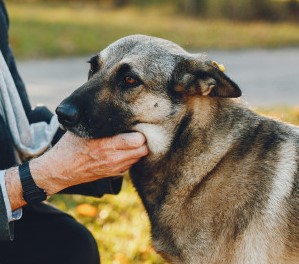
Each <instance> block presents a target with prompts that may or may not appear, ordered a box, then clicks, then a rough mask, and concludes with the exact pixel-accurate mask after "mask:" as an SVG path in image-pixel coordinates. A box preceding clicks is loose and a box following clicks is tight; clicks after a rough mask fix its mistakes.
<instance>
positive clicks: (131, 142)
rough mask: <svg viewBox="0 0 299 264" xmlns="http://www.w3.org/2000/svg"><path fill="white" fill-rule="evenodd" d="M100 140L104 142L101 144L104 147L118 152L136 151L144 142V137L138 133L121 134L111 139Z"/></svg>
mask: <svg viewBox="0 0 299 264" xmlns="http://www.w3.org/2000/svg"><path fill="white" fill-rule="evenodd" d="M102 140H103V141H104V142H101V144H104V145H105V147H107V148H113V149H118V150H130V149H136V148H139V147H141V146H142V145H143V144H145V142H146V139H145V137H144V135H143V134H141V133H138V132H132V133H123V134H119V135H116V136H113V137H111V138H104V139H102Z"/></svg>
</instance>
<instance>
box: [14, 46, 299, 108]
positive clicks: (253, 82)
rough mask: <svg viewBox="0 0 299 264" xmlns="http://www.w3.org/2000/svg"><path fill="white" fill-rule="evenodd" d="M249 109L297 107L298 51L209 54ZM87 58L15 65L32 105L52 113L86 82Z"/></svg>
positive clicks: (298, 94)
mask: <svg viewBox="0 0 299 264" xmlns="http://www.w3.org/2000/svg"><path fill="white" fill-rule="evenodd" d="M209 56H210V58H212V59H213V60H216V61H217V62H219V63H223V64H224V65H225V67H226V73H227V74H228V75H229V76H230V77H231V78H232V79H233V80H234V81H235V82H236V83H238V84H239V85H240V87H241V89H242V91H243V98H244V100H246V101H247V102H248V103H249V105H252V106H271V105H293V106H294V105H297V106H299V49H298V48H294V49H293V48H288V49H277V50H248V51H244V50H242V51H229V52H228V51H211V52H209ZM87 59H88V56H87V57H85V58H84V57H83V58H74V59H57V60H43V61H26V62H20V63H19V69H20V72H21V75H22V76H23V78H24V80H25V82H26V84H27V89H28V92H29V94H30V97H31V100H32V103H33V105H34V104H36V103H43V104H45V105H47V106H49V107H50V108H51V109H52V110H53V109H55V106H56V105H58V103H59V102H60V101H61V100H62V99H63V98H64V97H65V96H67V95H68V94H70V93H71V92H72V91H73V90H74V89H76V88H77V87H79V86H80V85H81V84H83V83H84V82H85V81H86V79H87V71H88V64H87V63H85V61H87Z"/></svg>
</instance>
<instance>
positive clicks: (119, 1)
mask: <svg viewBox="0 0 299 264" xmlns="http://www.w3.org/2000/svg"><path fill="white" fill-rule="evenodd" d="M113 3H114V6H115V7H123V6H126V5H127V4H128V3H129V0H113Z"/></svg>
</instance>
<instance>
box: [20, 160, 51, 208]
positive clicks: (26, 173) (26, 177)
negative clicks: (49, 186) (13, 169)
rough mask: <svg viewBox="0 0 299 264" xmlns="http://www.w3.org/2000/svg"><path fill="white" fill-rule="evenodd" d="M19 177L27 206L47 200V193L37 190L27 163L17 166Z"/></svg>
mask: <svg viewBox="0 0 299 264" xmlns="http://www.w3.org/2000/svg"><path fill="white" fill-rule="evenodd" d="M19 176H20V180H21V184H22V188H23V198H24V200H25V201H26V202H27V203H28V204H37V203H40V202H42V201H44V200H46V199H47V193H46V191H45V190H44V189H42V188H39V187H38V186H37V185H36V184H35V182H34V180H33V178H32V175H31V172H30V168H29V162H25V163H23V164H21V165H20V166H19Z"/></svg>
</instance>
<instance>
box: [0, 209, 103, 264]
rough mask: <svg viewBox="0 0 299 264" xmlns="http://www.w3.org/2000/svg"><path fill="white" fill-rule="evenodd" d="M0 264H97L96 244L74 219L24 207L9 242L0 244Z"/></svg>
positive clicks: (98, 260)
mask: <svg viewBox="0 0 299 264" xmlns="http://www.w3.org/2000/svg"><path fill="white" fill-rule="evenodd" d="M0 263H1V264H20V263H22V264H53V263H55V264H99V263H100V258H99V252H98V248H97V244H96V241H95V240H94V238H93V237H92V235H91V234H90V232H89V231H88V230H87V229H86V228H85V227H84V226H83V225H81V224H79V223H78V222H77V221H76V220H75V219H74V218H72V217H71V216H69V215H67V214H64V213H57V212H56V213H55V212H54V213H53V212H47V209H46V210H45V209H43V210H38V211H37V210H35V209H32V208H29V207H27V208H25V209H24V210H23V217H22V219H21V220H19V221H16V222H15V239H14V241H13V242H0Z"/></svg>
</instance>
